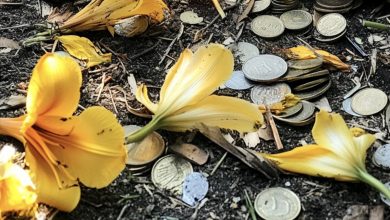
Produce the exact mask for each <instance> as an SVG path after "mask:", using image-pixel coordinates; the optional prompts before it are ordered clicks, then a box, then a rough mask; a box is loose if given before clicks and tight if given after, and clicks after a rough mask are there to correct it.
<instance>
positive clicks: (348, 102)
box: [342, 98, 362, 117]
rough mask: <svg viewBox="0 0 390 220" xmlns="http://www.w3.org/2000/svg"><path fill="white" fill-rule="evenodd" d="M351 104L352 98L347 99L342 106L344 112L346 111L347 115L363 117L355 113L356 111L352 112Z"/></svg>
mask: <svg viewBox="0 0 390 220" xmlns="http://www.w3.org/2000/svg"><path fill="white" fill-rule="evenodd" d="M351 102H352V98H347V99H345V100H344V101H343V104H342V105H343V110H344V111H345V112H346V113H348V114H350V115H353V116H357V117H362V115H359V114H357V113H356V112H354V111H353V110H352V107H351Z"/></svg>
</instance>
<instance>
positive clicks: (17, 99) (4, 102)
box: [0, 95, 26, 110]
mask: <svg viewBox="0 0 390 220" xmlns="http://www.w3.org/2000/svg"><path fill="white" fill-rule="evenodd" d="M25 104H26V97H25V96H22V95H11V96H10V97H8V98H4V99H0V110H6V109H11V108H16V107H19V106H23V105H25Z"/></svg>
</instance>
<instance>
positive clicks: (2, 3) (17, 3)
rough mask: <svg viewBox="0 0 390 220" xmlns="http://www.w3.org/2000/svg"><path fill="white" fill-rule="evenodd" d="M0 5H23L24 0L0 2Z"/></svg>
mask: <svg viewBox="0 0 390 220" xmlns="http://www.w3.org/2000/svg"><path fill="white" fill-rule="evenodd" d="M0 5H23V2H0Z"/></svg>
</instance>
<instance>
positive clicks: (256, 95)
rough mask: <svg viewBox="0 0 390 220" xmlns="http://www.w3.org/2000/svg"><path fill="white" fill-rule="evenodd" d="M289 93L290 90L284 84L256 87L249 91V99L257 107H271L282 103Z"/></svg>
mask: <svg viewBox="0 0 390 220" xmlns="http://www.w3.org/2000/svg"><path fill="white" fill-rule="evenodd" d="M289 93H291V88H290V86H289V85H287V84H286V83H277V84H274V85H258V86H255V87H253V88H252V89H251V99H252V102H253V103H255V104H258V105H260V104H263V105H272V104H274V103H277V102H280V101H282V100H283V99H284V97H285V96H286V95H287V94H289Z"/></svg>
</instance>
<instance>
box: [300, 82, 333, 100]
mask: <svg viewBox="0 0 390 220" xmlns="http://www.w3.org/2000/svg"><path fill="white" fill-rule="evenodd" d="M331 85H332V81H331V80H329V81H328V82H326V83H324V84H321V85H319V86H318V87H316V88H315V89H313V90H309V91H304V92H297V93H295V95H296V96H298V97H299V98H300V99H303V100H310V99H314V98H317V97H319V96H320V95H322V94H324V93H325V92H326V91H328V90H329V88H330V86H331Z"/></svg>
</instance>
